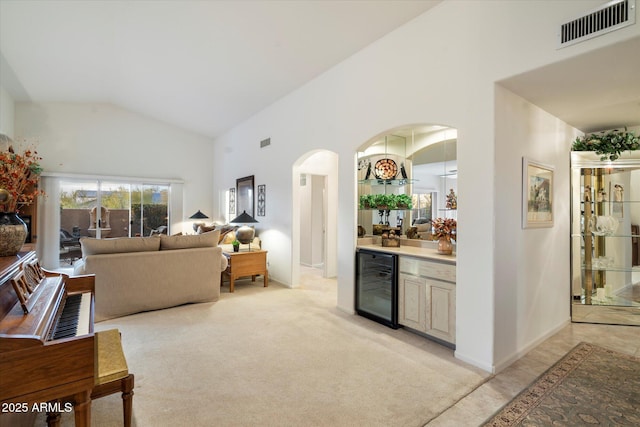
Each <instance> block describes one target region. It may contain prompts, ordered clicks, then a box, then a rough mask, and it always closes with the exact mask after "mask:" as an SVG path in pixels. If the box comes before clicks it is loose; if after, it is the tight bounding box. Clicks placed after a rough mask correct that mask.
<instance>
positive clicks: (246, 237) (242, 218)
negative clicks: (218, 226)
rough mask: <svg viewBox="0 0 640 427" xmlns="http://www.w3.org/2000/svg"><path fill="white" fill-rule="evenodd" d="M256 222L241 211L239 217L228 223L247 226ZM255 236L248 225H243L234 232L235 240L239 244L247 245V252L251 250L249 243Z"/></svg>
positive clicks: (252, 229)
mask: <svg viewBox="0 0 640 427" xmlns="http://www.w3.org/2000/svg"><path fill="white" fill-rule="evenodd" d="M255 222H258V221H256V220H255V218H253V217H252V216H251V215H249V214H248V213H247V211H242V213H241V214H240V215H238V216H237V217H235V218H234V219H232V220H231V221H229V224H249V223H255ZM255 235H256V230H255V229H254V228H253V227H249V226H248V225H243V226H241V227H240V228H238V229H237V230H236V239H237V240H238V241H239V242H240V243H244V244H247V243H248V244H249V250H251V242H252V241H253V238H254V237H255Z"/></svg>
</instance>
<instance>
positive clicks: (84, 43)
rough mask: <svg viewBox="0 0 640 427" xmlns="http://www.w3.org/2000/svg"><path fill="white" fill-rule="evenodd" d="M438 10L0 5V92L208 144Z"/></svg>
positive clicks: (413, 5) (378, 5) (375, 3)
mask: <svg viewBox="0 0 640 427" xmlns="http://www.w3.org/2000/svg"><path fill="white" fill-rule="evenodd" d="M439 2H440V0H427V1H415V0H413V1H403V0H394V1H388V0H372V1H368V0H359V1H344V0H342V1H288V0H285V1H261V0H260V1H250V0H248V1H190V0H186V1H111V0H109V1H100V0H91V1H79V0H73V1H35V0H33V1H32V0H30V1H13V0H11V1H7V0H0V53H1V54H2V56H1V57H0V60H1V63H0V67H1V68H0V83H2V86H3V87H4V88H5V89H6V90H7V91H8V92H9V94H10V95H11V96H12V97H13V98H14V100H15V101H18V102H20V101H33V102H87V103H91V102H96V103H99V102H108V103H112V104H115V105H118V106H121V107H123V108H126V109H129V110H132V111H135V112H138V113H141V114H144V115H147V116H149V117H153V118H156V119H159V120H162V121H165V122H168V123H172V124H175V125H177V126H180V127H183V128H185V129H190V130H192V131H194V132H197V133H200V134H203V135H207V136H210V137H215V136H217V135H219V134H220V133H222V132H224V131H225V130H227V129H229V128H230V127H232V126H234V125H236V124H237V123H239V122H242V121H243V120H245V119H247V118H249V117H250V116H252V115H253V114H255V113H257V112H258V111H260V110H261V109H263V108H265V107H267V106H268V105H269V104H271V103H273V102H275V101H276V100H278V99H279V98H281V97H283V96H285V95H286V94H288V93H290V92H291V91H293V90H295V89H296V88H298V87H300V86H302V85H304V84H305V83H307V82H308V81H310V80H311V79H313V78H314V77H316V76H318V75H320V74H322V73H323V72H325V71H326V70H328V69H330V68H331V67H333V66H334V65H336V64H338V63H339V62H341V61H343V60H344V59H346V58H348V57H349V56H351V55H353V54H354V53H355V52H357V51H359V50H361V49H362V48H364V47H365V46H367V45H369V44H371V43H372V42H374V41H375V40H377V39H379V38H381V37H383V36H384V35H385V34H387V33H389V32H390V31H393V30H394V29H396V28H398V27H399V26H401V25H403V24H405V23H406V22H408V21H409V20H411V19H413V18H414V17H416V16H418V15H420V14H422V13H423V12H425V11H426V10H428V9H430V8H431V7H433V6H435V5H436V4H438V3H439Z"/></svg>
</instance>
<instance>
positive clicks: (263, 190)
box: [257, 184, 267, 216]
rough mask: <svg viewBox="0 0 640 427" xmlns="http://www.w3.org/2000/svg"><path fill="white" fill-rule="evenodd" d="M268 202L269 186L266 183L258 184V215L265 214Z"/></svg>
mask: <svg viewBox="0 0 640 427" xmlns="http://www.w3.org/2000/svg"><path fill="white" fill-rule="evenodd" d="M266 203H267V186H266V185H265V184H261V185H258V213H257V215H258V216H264V215H265V208H266Z"/></svg>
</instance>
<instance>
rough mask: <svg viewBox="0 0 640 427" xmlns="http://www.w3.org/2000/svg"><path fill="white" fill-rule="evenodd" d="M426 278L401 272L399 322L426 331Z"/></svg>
mask: <svg viewBox="0 0 640 427" xmlns="http://www.w3.org/2000/svg"><path fill="white" fill-rule="evenodd" d="M426 288H427V284H426V280H425V279H422V278H420V277H416V276H411V275H409V274H403V273H400V274H399V284H398V291H399V294H398V303H399V305H400V307H399V310H398V323H400V324H401V325H404V326H408V327H409V328H413V329H416V330H418V331H422V332H424V331H425V308H426V307H425V303H426V300H425V293H426Z"/></svg>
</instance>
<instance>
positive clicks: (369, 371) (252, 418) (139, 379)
mask: <svg viewBox="0 0 640 427" xmlns="http://www.w3.org/2000/svg"><path fill="white" fill-rule="evenodd" d="M109 328H118V329H120V331H121V332H122V339H123V347H124V351H125V353H126V356H127V360H128V363H129V368H130V371H131V372H133V373H134V374H135V376H136V387H135V396H134V399H133V418H134V425H135V426H139V427H147V426H153V427H155V426H257V425H260V426H385V427H386V426H423V425H424V424H426V423H427V422H428V421H429V420H431V419H432V418H434V417H435V416H437V415H438V414H439V413H440V412H442V411H444V410H445V409H446V408H448V407H449V406H450V405H452V404H453V403H455V402H456V401H457V400H458V399H460V398H461V397H462V396H464V395H465V394H467V393H469V392H470V391H471V390H473V389H474V388H475V387H477V386H478V385H479V384H481V383H482V382H484V380H485V379H486V378H487V377H488V376H489V374H487V373H486V372H483V371H481V370H479V369H476V368H473V367H471V366H469V365H466V364H464V363H462V362H460V361H457V360H456V359H454V357H453V351H452V350H450V349H447V348H445V347H443V346H440V345H438V344H435V343H433V342H431V341H429V340H426V339H424V338H422V337H418V336H416V335H415V334H412V333H410V332H407V331H405V330H392V329H389V328H386V327H384V326H382V325H378V324H377V323H374V322H372V321H370V320H367V319H364V318H362V317H359V316H354V315H349V314H346V313H343V312H341V311H339V310H337V309H336V299H335V287H334V288H333V289H332V288H331V287H330V286H329V287H327V286H321V287H319V288H315V289H288V288H284V287H282V286H279V285H278V284H276V283H273V282H272V283H271V284H270V286H269V287H268V288H263V287H262V283H261V282H260V279H258V282H256V284H251V282H250V281H242V282H239V283H238V284H237V285H236V292H235V293H233V294H230V293H229V288H228V286H225V287H223V288H222V296H221V299H220V300H219V301H218V302H216V303H211V304H196V305H188V306H182V307H177V308H173V309H167V310H161V311H156V312H150V313H143V314H138V315H134V316H128V317H126V318H121V319H113V320H110V321H106V322H102V323H98V324H97V325H96V329H98V330H103V329H109ZM121 411H122V406H121V401H120V397H119V395H113V396H109V397H106V398H102V399H99V400H96V401H94V403H93V405H92V419H93V425H94V426H98V427H107V426H120V425H122V414H121ZM71 415H72V414H65V416H64V417H63V425H69V426H71V425H73V419H72V416H71ZM38 422H39V423H42V422H44V417H43V416H41V417H40V418H39V420H38ZM40 425H42V424H40Z"/></svg>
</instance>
